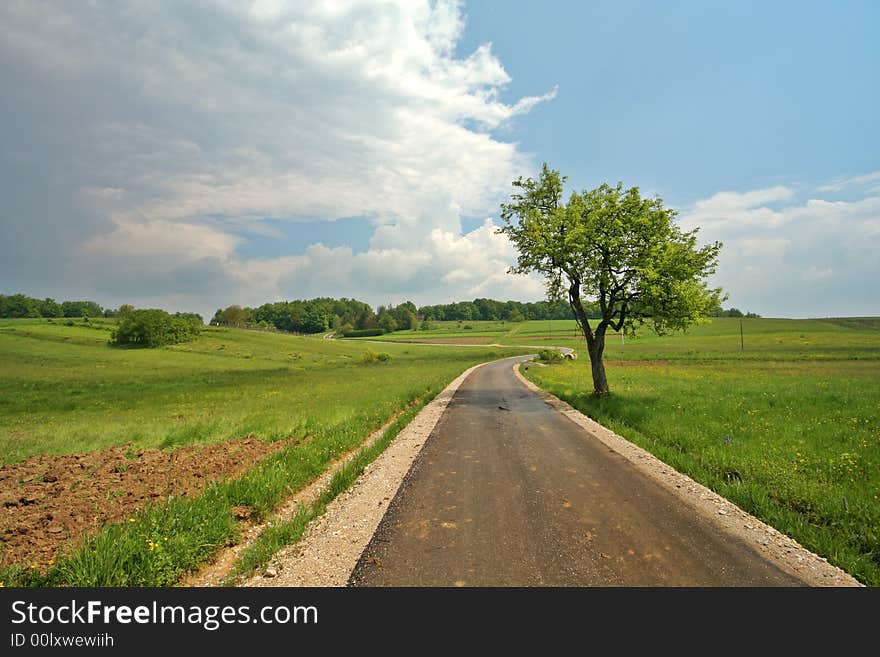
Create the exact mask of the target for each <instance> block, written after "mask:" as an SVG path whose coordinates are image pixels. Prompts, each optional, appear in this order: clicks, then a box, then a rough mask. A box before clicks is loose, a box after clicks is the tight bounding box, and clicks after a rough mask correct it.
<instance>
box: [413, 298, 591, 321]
mask: <svg viewBox="0 0 880 657" xmlns="http://www.w3.org/2000/svg"><path fill="white" fill-rule="evenodd" d="M584 310H585V311H586V313H587V317H591V318H595V317H601V316H602V315H601V310H600V309H599V306H598V305H595V304H590V303H585V304H584ZM418 314H419V315H421V316H422V317H424V318H425V319H426V320H429V321H444V320H445V321H450V320H463V321H473V320H482V321H498V320H506V321H509V322H521V321H524V320H535V319H574V315H573V314H572V312H571V308H570V307H569V306H568V304H565V303H555V302H554V303H551V302H548V301H535V302H528V303H523V302H520V301H496V300H494V299H474V300H473V301H457V302H455V303H447V304H438V305H434V306H422V307H421V308H419V311H418Z"/></svg>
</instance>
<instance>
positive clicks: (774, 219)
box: [680, 180, 880, 316]
mask: <svg viewBox="0 0 880 657" xmlns="http://www.w3.org/2000/svg"><path fill="white" fill-rule="evenodd" d="M865 182H870V181H867V180H866V181H865ZM822 189H826V190H827V189H829V186H828V185H825V186H823V187H820V188H817V189H816V190H815V193H817V194H821V193H823V192H822V191H821V190H822ZM869 193H870V192H869ZM768 204H773V205H774V206H775V207H774V208H770V207H768ZM680 222H681V224H682V226H683V227H684V228H687V229H691V228H695V227H699V228H700V233H699V237H700V240H701V241H703V242H709V241H715V240H720V241H722V242H723V243H724V247H723V249H722V252H721V257H720V259H719V267H718V272H717V274H716V276H715V277H714V282H715V283H716V284H719V285H721V286H722V287H723V288H725V290H726V291H727V292H728V293H729V294H730V300H729V302H728V304H729V305H734V306H737V307H740V308H741V309H742V310H752V311H755V312H759V313H761V314H764V315H768V316H774V315H775V316H792V315H802V314H803V313H804V310H803V309H805V308H808V309H810V310H809V311H808V314H810V315H812V316H833V315H837V316H841V315H877V314H880V296H878V295H877V292H876V282H877V281H878V280H880V196H876V195H868V196H863V197H862V198H859V199H856V200H852V201H829V200H825V199H823V198H810V199H808V200H806V201H803V200H800V201H799V200H797V199H796V198H795V194H794V192H793V190H791V189H790V188H787V187H773V188H769V189H759V190H754V191H748V192H743V193H737V192H722V193H719V194H715V195H714V196H712V197H710V198H707V199H704V200H700V201H697V202H696V203H694V204H693V206H692V207H691V208H689V209H688V210H687V211H686V212H684V213H682V215H681V217H680Z"/></svg>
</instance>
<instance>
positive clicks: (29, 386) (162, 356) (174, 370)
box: [0, 320, 521, 586]
mask: <svg viewBox="0 0 880 657" xmlns="http://www.w3.org/2000/svg"><path fill="white" fill-rule="evenodd" d="M72 324H73V325H67V323H66V322H63V321H55V322H48V321H46V320H2V321H0V371H2V374H3V376H2V378H0V460H2V462H3V463H6V464H12V463H15V462H17V461H19V460H21V459H24V458H26V457H28V456H31V455H36V454H68V453H81V452H87V451H89V450H98V449H102V448H106V447H107V446H111V445H119V444H125V443H132V447H131V449H132V453H133V454H134V453H135V450H136V448H160V449H162V450H166V451H168V452H169V454H171V453H173V450H175V449H176V448H178V447H182V446H185V445H192V444H199V443H211V442H219V441H224V440H226V439H229V438H236V437H241V436H245V435H250V436H252V437H256V438H259V439H262V440H268V441H273V440H276V439H282V438H284V439H289V438H294V439H297V440H292V441H289V445H287V446H285V447H284V448H283V449H281V450H279V451H276V452H273V453H272V454H271V455H270V456H268V457H267V458H266V459H264V460H263V461H262V462H260V463H259V464H258V465H257V466H256V467H254V468H253V469H251V470H249V471H247V472H245V473H244V474H243V475H241V476H239V477H237V478H235V479H224V480H221V481H216V482H214V483H211V484H209V485H208V486H207V487H206V488H205V489H204V491H203V492H202V493H201V494H199V495H197V496H195V497H190V498H186V497H175V498H169V499H165V500H157V501H156V502H154V503H150V504H148V505H146V506H143V507H141V508H138V509H137V510H136V511H133V512H132V514H131V517H130V518H128V520H127V521H125V522H122V523H117V524H108V525H105V526H104V527H103V528H102V529H100V531H98V532H97V533H96V534H92V535H89V536H81V537H79V539H78V540H73V541H72V542H71V543H69V544H68V546H67V547H66V548H65V549H64V550H63V551H62V552H61V553H59V556H58V558H57V560H53V561H51V562H50V563H49V564H48V567H40V568H38V567H37V566H35V565H33V566H32V565H31V564H21V563H11V564H10V563H6V564H4V565H3V567H2V568H0V582H3V583H6V584H10V583H11V584H19V585H80V586H132V585H138V586H165V585H171V584H174V583H175V582H177V581H178V580H179V578H180V577H181V576H182V575H183V574H185V573H186V572H188V571H191V570H193V569H196V568H198V567H199V566H200V565H201V564H203V563H205V561H206V560H208V559H210V558H211V556H212V555H213V554H214V553H216V551H217V550H219V549H220V548H222V547H223V546H226V545H231V544H234V543H235V542H236V541H237V540H238V536H239V533H240V524H239V523H238V521H237V520H236V515H237V514H240V513H241V509H246V510H247V516H248V517H249V518H250V519H251V520H252V521H260V520H262V519H264V518H265V517H267V516H268V515H269V514H270V513H271V512H272V511H273V509H274V508H276V507H277V505H278V504H280V503H281V502H282V501H284V500H285V499H286V498H287V497H289V496H290V495H291V494H292V493H293V492H295V491H296V490H298V489H299V488H301V487H303V486H305V485H306V484H308V483H309V482H311V481H313V480H314V479H315V478H316V477H317V476H319V475H320V474H321V473H322V472H323V471H324V470H325V469H326V468H327V467H328V465H329V464H330V463H331V462H332V461H333V459H335V458H337V457H339V456H341V455H342V454H345V453H347V452H349V451H351V450H354V449H356V448H357V447H358V446H359V445H360V444H361V443H362V442H363V441H364V439H365V438H366V437H367V436H368V435H369V434H370V433H371V432H372V431H374V430H376V429H377V428H379V427H380V426H381V425H382V424H383V423H384V422H386V421H387V420H388V419H389V418H391V417H394V416H395V415H396V414H397V413H401V412H406V413H412V412H413V411H414V410H417V409H418V407H419V406H420V405H421V404H424V403H425V402H426V401H428V400H430V399H431V398H432V397H433V396H434V395H436V394H437V393H438V392H439V391H440V390H441V389H442V388H443V387H444V386H445V385H446V384H447V383H448V382H449V381H450V380H452V379H453V378H455V376H457V375H458V374H460V373H461V372H462V371H463V370H464V369H466V368H467V367H469V366H471V365H473V364H475V363H478V362H482V361H485V360H489V359H493V358H498V357H501V356H504V355H509V354H513V353H521V350H520V351H516V350H511V349H502V348H479V349H450V348H448V347H430V346H427V347H426V346H422V345H407V344H401V345H392V344H387V345H385V344H381V345H374V344H362V343H356V342H339V341H330V340H321V339H320V338H306V337H294V336H289V335H284V334H277V333H268V332H258V331H243V330H234V329H220V328H207V329H205V330H204V332H203V334H202V336H201V337H200V338H199V339H197V340H196V341H194V342H191V343H187V344H182V345H177V346H174V347H166V348H161V349H120V348H114V347H110V346H108V345H107V339H108V338H109V335H110V330H111V328H112V322H102V321H94V320H93V321H92V322H90V324H89V325H86V324H84V323H83V322H81V321H77V322H73V323H72ZM377 355H383V356H382V358H381V359H380V358H377V357H376V356H377ZM374 451H375V450H374ZM374 456H375V454H374V453H373V452H370V453H369V454H368V457H369V458H373V457H374ZM53 481H57V480H56V479H55V478H54V477H53V478H46V479H45V482H46V483H45V484H43V483H40V482H41V480H37V481H36V483H35V482H34V481H29V482H18V484H16V482H13V481H7V482H5V483H4V485H6V484H8V485H9V486H12V488H11V489H10V491H5V492H4V495H6V497H5V498H4V499H6V500H7V501H8V502H9V503H10V505H11V508H9V507H7V509H6V512H5V513H6V516H4V517H7V518H11V522H12V523H13V524H14V522H15V513H16V510H17V508H18V507H17V504H18V502H17V498H18V493H17V492H15V490H16V486H22V485H24V484H27V485H29V486H31V487H33V486H37V487H40V486H43V485H45V486H47V487H50V488H49V489H47V490H50V489H51V492H50V493H49V494H52V495H55V494H60V495H73V494H75V493H74V492H73V491H72V490H60V489H59V488H58V484H57V483H52V482H53ZM343 483H345V482H343ZM340 485H341V484H340V483H339V482H337V483H336V484H334V486H335V488H333V489H332V490H331V491H329V492H328V493H327V494H326V495H335V494H336V493H338V489H339V486H340ZM346 485H347V484H346ZM7 487H8V486H7ZM22 490H23V489H22ZM120 493H122V494H124V491H120ZM114 494H115V493H114ZM326 495H325V496H324V497H323V498H322V499H324V500H325V502H326V499H327V498H326ZM22 503H23V504H24V503H27V504H36V503H37V502H33V503H32V502H31V501H29V500H22ZM95 504H96V505H98V506H100V501H99V500H95ZM27 508H28V509H31V508H34V507H33V506H30V507H27ZM318 510H320V509H318ZM49 520H51V518H50V519H48V520H47V522H46V524H47V525H48V524H49ZM3 531H4V532H6V531H15V527H14V526H11V527H4V528H3ZM48 531H51V526H48ZM36 539H37V537H36V536H34V540H36ZM71 539H77V537H75V536H71Z"/></svg>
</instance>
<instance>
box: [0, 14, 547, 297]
mask: <svg viewBox="0 0 880 657" xmlns="http://www.w3.org/2000/svg"><path fill="white" fill-rule="evenodd" d="M463 29H464V18H463V15H462V12H461V8H460V6H459V4H458V3H457V2H452V1H450V0H437V1H436V2H428V1H427V0H424V1H412V2H384V3H376V2H372V1H368V0H347V1H344V2H332V3H331V2H326V3H318V2H315V3H312V2H306V3H303V2H281V1H261V2H256V3H246V2H225V1H219V0H218V1H217V2H209V3H199V4H194V5H190V4H183V3H178V2H159V3H141V2H108V3H94V4H84V3H68V2H62V1H58V2H43V3H34V2H8V3H2V5H0V56H2V57H4V59H5V61H8V62H10V66H9V67H8V69H6V70H4V71H3V72H2V73H0V75H3V76H4V77H3V78H2V79H0V82H4V83H5V84H4V88H16V89H17V90H18V91H19V94H18V96H21V98H22V99H23V100H22V104H21V105H20V106H18V105H15V104H14V102H15V100H14V99H15V98H17V97H18V96H14V97H13V96H10V101H9V102H10V103H11V104H10V107H11V108H12V113H13V118H17V119H18V121H19V123H18V125H19V127H20V128H22V127H23V128H24V130H25V131H29V132H27V134H20V135H19V134H15V131H16V128H15V127H13V125H12V124H13V123H14V121H6V122H0V125H2V128H0V129H3V130H4V134H3V135H0V136H2V137H4V138H5V137H9V138H10V139H11V140H12V141H13V142H14V141H15V140H16V139H20V141H21V143H22V144H26V145H27V148H29V149H31V150H32V151H33V153H34V160H35V161H37V160H38V161H39V162H40V164H39V165H37V166H38V167H40V168H42V170H41V171H39V174H40V175H41V176H43V177H45V178H52V177H53V176H55V177H59V178H61V179H63V180H64V181H65V187H66V189H68V190H70V191H68V193H70V194H71V198H73V194H75V195H76V198H77V202H78V203H81V204H84V214H83V216H82V217H81V218H80V219H79V220H80V221H81V222H82V227H83V228H82V231H81V232H83V233H86V234H85V235H84V236H80V239H79V240H78V241H77V242H75V243H71V242H69V241H65V242H63V243H61V242H59V243H57V244H55V245H54V247H53V246H52V245H51V240H49V241H47V242H46V244H44V245H43V247H42V248H44V249H46V250H48V249H50V248H55V249H56V253H55V254H49V253H48V252H47V253H43V254H35V258H34V267H35V268H36V267H38V266H39V262H38V260H39V259H38V258H36V256H37V255H42V256H43V257H44V258H45V257H54V258H56V259H58V260H59V261H60V260H61V259H62V258H61V256H62V254H64V255H66V254H70V253H72V254H73V257H70V258H69V262H68V263H67V265H66V266H67V267H68V270H69V271H68V272H67V275H66V276H65V278H66V279H68V280H71V279H73V278H76V279H77V280H78V281H79V284H80V286H94V289H95V290H97V291H98V292H100V291H101V290H106V289H108V285H109V286H110V287H112V289H113V290H114V293H113V294H114V295H119V296H118V298H117V299H116V300H130V301H134V302H137V299H135V298H130V299H129V298H127V297H126V296H125V289H124V286H123V282H125V281H134V280H139V281H140V283H141V284H139V285H138V286H135V287H137V288H138V289H140V292H139V293H140V294H143V295H145V296H148V297H149V298H151V299H161V298H163V295H166V296H167V298H172V297H173V298H176V299H178V300H180V299H181V297H180V295H179V293H178V291H177V290H176V289H175V285H176V284H175V282H174V279H173V274H174V273H175V272H178V273H179V272H180V271H181V268H182V267H184V268H190V269H188V270H186V271H187V274H186V275H187V276H189V277H190V278H189V280H191V281H192V282H193V284H195V281H197V280H199V279H200V277H199V275H198V273H197V272H195V271H194V269H193V268H197V267H198V266H202V267H203V268H204V272H206V273H207V272H214V273H216V272H217V271H220V270H222V272H223V276H222V280H223V284H224V286H225V287H224V289H223V292H225V293H227V294H229V295H230V297H231V296H233V295H238V296H237V298H234V299H233V298H228V299H222V298H221V295H220V292H218V293H217V295H216V296H211V297H210V298H205V297H195V296H194V297H191V298H190V299H189V301H188V303H190V304H199V305H200V307H202V308H204V307H205V304H209V303H210V304H212V305H216V304H218V303H223V302H224V301H227V302H232V301H239V302H243V303H259V302H261V301H263V300H265V298H266V296H267V295H268V296H269V297H275V296H281V295H285V296H293V297H298V296H306V295H308V294H309V293H322V294H333V295H353V294H354V291H353V290H358V291H359V292H358V293H359V294H362V295H363V296H364V298H365V299H367V300H371V301H373V300H376V299H377V298H380V297H382V296H384V295H388V294H398V293H399V294H411V295H412V296H413V297H420V298H422V299H423V300H424V301H431V300H434V299H433V298H428V297H429V296H430V295H433V294H443V296H444V297H445V298H452V297H456V296H467V295H468V294H469V293H470V292H471V291H473V290H480V289H495V290H499V291H504V292H505V293H508V294H510V295H512V296H515V297H519V298H522V297H533V296H535V292H536V288H535V284H534V283H535V282H534V281H531V280H530V279H524V280H520V283H517V280H518V279H517V278H515V277H507V275H506V274H505V273H504V271H505V269H506V267H507V266H508V265H509V264H510V263H511V261H512V258H511V249H510V247H509V245H508V244H507V243H506V241H505V240H504V239H502V238H500V237H498V236H494V235H493V234H492V227H491V225H489V224H487V226H484V227H481V228H480V229H478V230H476V231H473V232H472V233H470V234H469V235H465V236H463V235H461V222H460V217H461V216H474V215H480V214H490V213H493V212H494V211H495V210H496V209H497V207H498V202H499V201H500V200H501V199H503V198H504V197H505V196H506V195H507V193H508V191H509V189H510V181H511V180H513V179H514V178H516V177H517V176H519V175H522V174H528V173H529V172H530V171H531V163H530V162H528V161H527V160H526V158H525V157H524V156H523V155H522V154H520V153H519V152H518V150H517V148H516V145H515V144H511V143H506V142H503V141H500V140H498V139H496V138H495V137H494V136H493V135H492V134H491V130H493V129H495V128H498V127H499V126H502V125H504V124H505V123H507V122H508V121H510V120H511V119H513V118H514V117H516V116H517V115H520V114H522V113H525V112H528V111H529V110H531V109H532V108H533V107H534V106H535V105H536V104H538V103H540V102H543V101H546V100H549V99H551V98H553V97H554V96H555V93H556V90H555V88H553V89H552V90H550V91H549V92H547V93H545V94H543V95H536V96H529V97H526V98H522V99H520V100H518V101H516V102H513V103H505V102H503V101H502V100H501V92H502V90H503V88H504V86H505V85H506V84H507V83H508V82H510V79H511V78H510V75H509V74H508V73H507V71H506V70H505V69H504V67H503V65H502V63H501V62H500V61H499V60H498V58H497V57H496V56H495V54H494V53H493V52H492V48H491V44H484V45H482V46H480V47H479V48H477V49H476V50H475V51H474V52H473V53H471V54H469V55H467V56H464V57H461V56H458V55H456V52H455V49H456V46H457V44H458V42H459V39H460V38H461V35H462V32H463ZM539 91H543V90H539ZM33 107H39V108H40V110H39V112H40V116H38V117H37V116H32V115H31V114H30V113H31V112H32V108H33ZM0 118H2V117H0ZM468 126H478V127H477V128H472V127H468ZM6 131H8V133H9V134H6ZM19 132H20V130H19ZM13 145H14V144H13ZM16 152H17V151H16V149H15V148H12V149H11V150H10V151H9V152H8V153H7V156H8V157H9V158H10V165H15V164H16V162H14V161H13V160H12V158H13V157H14V156H15V155H14V154H15V153H16ZM10 153H11V154H10ZM2 184H3V183H0V185H2ZM37 187H38V186H34V188H33V189H32V190H28V189H23V190H22V189H19V190H17V192H16V193H19V194H21V195H24V196H27V195H28V194H30V196H31V197H35V196H37V195H39V194H41V193H42V192H41V190H39V189H38V188H37ZM3 191H6V190H3V189H2V188H0V192H3ZM23 204H24V205H26V204H27V203H23ZM59 205H60V206H63V205H64V201H63V200H60V201H59ZM348 216H365V217H370V218H371V220H372V221H373V222H374V224H375V225H376V232H375V235H374V236H373V238H372V240H371V243H370V247H369V250H368V251H366V252H364V253H358V254H356V255H355V254H353V253H352V251H351V250H350V249H345V248H341V249H339V248H337V249H328V248H326V247H324V246H323V245H314V246H312V247H310V248H308V249H306V251H305V252H304V253H302V254H299V255H296V254H291V255H290V256H285V257H280V258H272V259H270V258H263V259H260V258H256V259H245V258H242V257H240V256H238V255H237V252H236V248H237V247H238V246H239V245H240V244H241V242H242V240H244V239H247V238H246V237H242V234H245V235H246V234H262V235H265V234H272V230H273V229H271V228H268V227H266V226H264V225H263V224H261V221H262V220H263V219H264V218H267V217H271V218H273V219H275V220H278V219H281V220H289V221H292V222H296V221H303V220H315V219H328V220H332V219H335V218H338V217H348ZM15 220H16V221H19V222H21V230H22V231H26V230H27V225H28V218H27V217H17V218H16V219H15ZM45 221H46V222H49V223H52V222H56V223H57V222H61V221H63V219H62V218H61V217H58V218H55V219H52V218H49V219H45ZM230 226H235V228H236V230H235V233H233V232H231V229H230ZM249 226H250V227H249ZM17 247H18V245H16V244H10V245H8V247H7V248H9V249H10V250H12V249H15V248H17ZM0 248H2V247H0ZM77 253H78V254H79V255H78V256H77ZM0 255H3V254H0ZM99 256H100V257H101V258H104V259H105V260H106V259H107V258H111V259H112V260H113V262H114V263H115V264H114V266H115V267H117V268H119V270H120V271H119V272H118V275H117V276H116V277H115V280H114V281H107V280H105V279H104V276H105V273H106V269H105V267H104V266H103V265H99V264H98V257H99ZM84 258H85V259H86V262H85V264H84ZM89 258H91V259H92V260H91V261H88V259H89ZM157 262H158V263H160V264H159V265H156V264H155V263H157ZM90 264H91V265H93V266H90ZM59 266H60V265H59ZM156 267H158V270H159V271H160V272H164V273H165V274H167V276H165V277H164V278H163V277H161V276H157V271H156ZM22 275H24V274H22ZM181 275H182V274H181ZM487 281H494V282H493V283H489V282H487ZM502 281H503V282H502ZM148 282H149V284H148ZM149 285H154V286H156V287H153V288H150V289H148V288H149ZM163 285H165V286H167V289H161V286H163ZM53 293H54V294H57V295H60V294H62V293H61V292H60V291H59V292H53ZM131 294H132V295H134V292H132V293H131ZM537 296H540V290H538V294H537ZM183 301H186V299H185V298H184V299H183Z"/></svg>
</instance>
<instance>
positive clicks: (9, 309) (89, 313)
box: [0, 294, 204, 324]
mask: <svg viewBox="0 0 880 657" xmlns="http://www.w3.org/2000/svg"><path fill="white" fill-rule="evenodd" d="M132 310H134V306H131V305H128V304H124V305H122V306H119V308H102V307H101V306H100V305H99V304H97V303H95V302H94V301H62V302H60V303H59V302H57V301H55V299H49V298H46V299H35V298H33V297H29V296H26V295H24V294H9V295H6V294H0V317H2V318H4V319H10V318H21V317H119V316H121V315H124V314H125V313H126V312H130V311H132ZM173 316H174V317H176V318H178V319H185V320H187V321H190V322H197V323H199V324H202V323H203V322H204V320H203V319H202V316H201V315H199V314H198V313H174V315H173Z"/></svg>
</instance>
